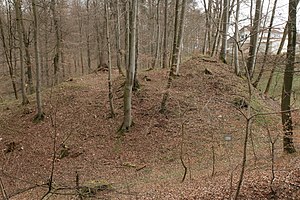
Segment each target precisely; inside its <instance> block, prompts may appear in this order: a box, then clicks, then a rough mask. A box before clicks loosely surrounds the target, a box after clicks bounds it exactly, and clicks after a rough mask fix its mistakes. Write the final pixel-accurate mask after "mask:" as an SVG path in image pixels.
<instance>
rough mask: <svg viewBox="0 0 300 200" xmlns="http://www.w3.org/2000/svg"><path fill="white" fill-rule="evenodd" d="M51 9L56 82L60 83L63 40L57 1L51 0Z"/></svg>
mask: <svg viewBox="0 0 300 200" xmlns="http://www.w3.org/2000/svg"><path fill="white" fill-rule="evenodd" d="M50 9H51V11H52V15H53V24H54V29H55V54H54V58H53V66H54V83H55V84H58V82H59V71H60V66H59V61H60V48H61V47H60V46H61V43H60V42H61V40H60V33H59V32H60V28H59V23H58V16H57V10H56V1H55V0H51V2H50Z"/></svg>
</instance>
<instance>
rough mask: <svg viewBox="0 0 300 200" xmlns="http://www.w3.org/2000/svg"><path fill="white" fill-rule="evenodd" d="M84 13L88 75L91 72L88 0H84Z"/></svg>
mask: <svg viewBox="0 0 300 200" xmlns="http://www.w3.org/2000/svg"><path fill="white" fill-rule="evenodd" d="M86 11H87V22H86V23H87V24H86V26H87V28H86V46H87V64H88V69H89V73H91V71H92V66H91V48H90V46H91V45H90V0H86Z"/></svg>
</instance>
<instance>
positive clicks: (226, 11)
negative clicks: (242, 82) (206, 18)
mask: <svg viewBox="0 0 300 200" xmlns="http://www.w3.org/2000/svg"><path fill="white" fill-rule="evenodd" d="M228 14H229V2H228V0H224V11H223V30H222V46H221V52H220V60H221V61H222V62H223V63H227V32H228Z"/></svg>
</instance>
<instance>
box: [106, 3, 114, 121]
mask: <svg viewBox="0 0 300 200" xmlns="http://www.w3.org/2000/svg"><path fill="white" fill-rule="evenodd" d="M104 13H105V24H106V42H107V57H108V63H107V64H108V99H109V107H110V117H112V118H114V117H115V109H114V95H113V91H112V72H111V48H110V32H109V14H108V5H107V0H105V6H104Z"/></svg>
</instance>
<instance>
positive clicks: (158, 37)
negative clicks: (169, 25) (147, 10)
mask: <svg viewBox="0 0 300 200" xmlns="http://www.w3.org/2000/svg"><path fill="white" fill-rule="evenodd" d="M159 3H160V0H157V5H156V41H155V43H156V48H155V56H154V60H153V64H152V69H154V68H155V67H156V66H157V63H158V61H159V51H160V42H159V40H160V23H159V21H160V4H159Z"/></svg>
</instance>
